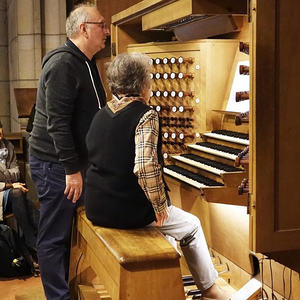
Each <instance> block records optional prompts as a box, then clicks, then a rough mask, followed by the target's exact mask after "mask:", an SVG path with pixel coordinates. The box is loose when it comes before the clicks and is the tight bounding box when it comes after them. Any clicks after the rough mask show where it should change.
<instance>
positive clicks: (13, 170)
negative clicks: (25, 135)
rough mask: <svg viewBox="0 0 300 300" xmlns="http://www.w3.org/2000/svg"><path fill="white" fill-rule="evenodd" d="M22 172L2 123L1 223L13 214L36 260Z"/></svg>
mask: <svg viewBox="0 0 300 300" xmlns="http://www.w3.org/2000/svg"><path fill="white" fill-rule="evenodd" d="M19 177H20V171H19V167H18V165H17V160H16V154H15V151H14V146H13V145H12V143H11V142H9V141H8V140H6V139H5V138H4V134H3V127H2V123H1V121H0V221H3V214H9V213H11V212H12V213H13V214H14V216H15V218H16V221H17V223H18V225H19V226H20V228H21V229H22V231H23V235H24V240H25V244H26V246H27V248H28V250H29V251H30V252H31V254H32V256H33V258H34V259H35V258H36V232H35V231H36V230H35V228H34V226H33V224H32V222H31V221H30V218H29V213H28V204H27V201H26V192H27V191H28V189H27V188H26V186H25V183H21V182H19Z"/></svg>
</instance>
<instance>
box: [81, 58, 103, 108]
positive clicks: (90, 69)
mask: <svg viewBox="0 0 300 300" xmlns="http://www.w3.org/2000/svg"><path fill="white" fill-rule="evenodd" d="M85 63H86V65H87V67H88V69H89V73H90V77H91V80H92V84H93V87H94V91H95V94H96V97H97V100H98V104H99V109H101V104H100V99H99V96H98V93H97V90H96V87H95V83H94V78H93V75H92V71H91V68H90V66H89V64H88V62H87V61H85Z"/></svg>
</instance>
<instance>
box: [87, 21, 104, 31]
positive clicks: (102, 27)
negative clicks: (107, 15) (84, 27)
mask: <svg viewBox="0 0 300 300" xmlns="http://www.w3.org/2000/svg"><path fill="white" fill-rule="evenodd" d="M84 24H96V25H98V26H99V27H101V29H107V25H106V23H105V22H103V21H102V22H84Z"/></svg>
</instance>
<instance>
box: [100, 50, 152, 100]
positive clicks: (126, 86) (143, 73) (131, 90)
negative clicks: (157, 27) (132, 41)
mask: <svg viewBox="0 0 300 300" xmlns="http://www.w3.org/2000/svg"><path fill="white" fill-rule="evenodd" d="M150 62H151V60H150V58H149V56H147V55H146V54H142V53H135V52H134V53H124V54H119V55H117V56H116V57H115V59H114V60H113V61H112V62H111V63H110V64H109V67H108V68H107V71H106V75H107V82H108V86H109V88H110V90H111V92H112V94H114V95H116V94H125V95H127V94H140V93H141V92H142V90H143V88H144V87H148V86H150V69H151V63H150Z"/></svg>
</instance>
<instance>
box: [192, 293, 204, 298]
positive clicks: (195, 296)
mask: <svg viewBox="0 0 300 300" xmlns="http://www.w3.org/2000/svg"><path fill="white" fill-rule="evenodd" d="M201 296H202V295H201V293H200V294H196V295H194V296H193V298H192V299H201Z"/></svg>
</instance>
